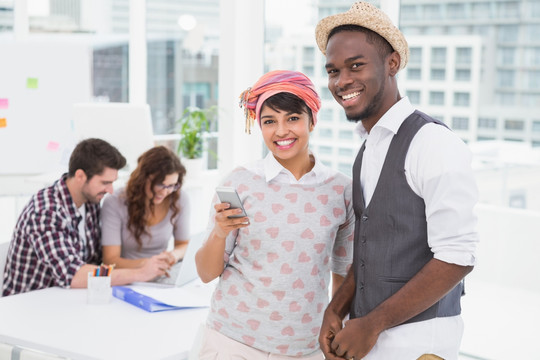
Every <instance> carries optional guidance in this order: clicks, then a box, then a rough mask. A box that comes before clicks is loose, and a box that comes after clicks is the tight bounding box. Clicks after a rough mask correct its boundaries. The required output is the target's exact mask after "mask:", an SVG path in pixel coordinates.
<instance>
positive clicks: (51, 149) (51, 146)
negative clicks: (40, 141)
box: [47, 141, 60, 151]
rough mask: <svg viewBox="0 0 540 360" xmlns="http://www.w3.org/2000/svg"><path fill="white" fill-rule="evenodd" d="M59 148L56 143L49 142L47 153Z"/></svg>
mask: <svg viewBox="0 0 540 360" xmlns="http://www.w3.org/2000/svg"><path fill="white" fill-rule="evenodd" d="M59 147H60V144H59V143H57V142H56V141H49V143H48V144H47V151H56V150H58V148H59Z"/></svg>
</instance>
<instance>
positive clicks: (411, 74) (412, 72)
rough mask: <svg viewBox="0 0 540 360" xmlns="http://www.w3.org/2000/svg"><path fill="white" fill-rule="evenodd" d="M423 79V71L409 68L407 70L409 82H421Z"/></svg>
mask: <svg viewBox="0 0 540 360" xmlns="http://www.w3.org/2000/svg"><path fill="white" fill-rule="evenodd" d="M421 78H422V70H421V69H415V68H411V67H408V68H407V79H409V80H420V79H421Z"/></svg>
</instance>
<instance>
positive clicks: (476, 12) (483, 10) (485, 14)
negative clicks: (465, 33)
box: [471, 2, 493, 19]
mask: <svg viewBox="0 0 540 360" xmlns="http://www.w3.org/2000/svg"><path fill="white" fill-rule="evenodd" d="M490 5H491V4H490V3H487V2H474V3H472V4H471V16H472V17H473V18H475V19H490V18H491V17H492V16H493V15H492V14H491V6H490Z"/></svg>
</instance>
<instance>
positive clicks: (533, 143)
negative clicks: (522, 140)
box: [531, 140, 540, 148]
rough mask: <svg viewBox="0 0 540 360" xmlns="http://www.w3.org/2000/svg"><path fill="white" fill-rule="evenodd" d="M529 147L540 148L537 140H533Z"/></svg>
mask: <svg viewBox="0 0 540 360" xmlns="http://www.w3.org/2000/svg"><path fill="white" fill-rule="evenodd" d="M531 146H532V147H533V148H538V147H540V141H538V140H533V141H532V142H531Z"/></svg>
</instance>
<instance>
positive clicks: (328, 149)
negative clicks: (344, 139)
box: [319, 145, 333, 155]
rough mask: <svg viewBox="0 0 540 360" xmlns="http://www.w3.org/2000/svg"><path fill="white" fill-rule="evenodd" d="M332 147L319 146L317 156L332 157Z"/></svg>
mask: <svg viewBox="0 0 540 360" xmlns="http://www.w3.org/2000/svg"><path fill="white" fill-rule="evenodd" d="M332 149H333V148H332V147H331V146H324V145H321V146H319V155H332Z"/></svg>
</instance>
